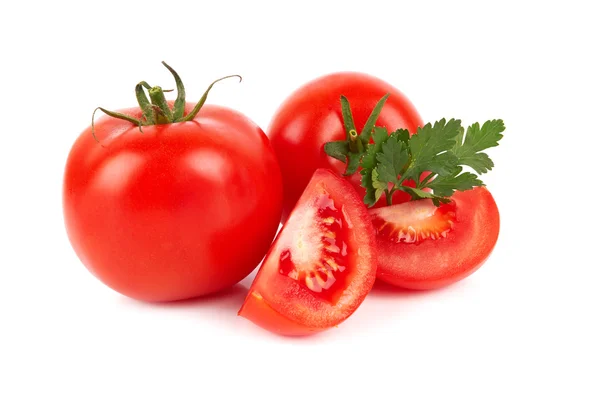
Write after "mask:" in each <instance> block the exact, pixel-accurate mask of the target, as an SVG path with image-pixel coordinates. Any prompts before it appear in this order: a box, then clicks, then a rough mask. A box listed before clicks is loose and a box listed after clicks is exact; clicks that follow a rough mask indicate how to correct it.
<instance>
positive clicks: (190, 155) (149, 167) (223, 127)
mask: <svg viewBox="0 0 600 400" xmlns="http://www.w3.org/2000/svg"><path fill="white" fill-rule="evenodd" d="M163 64H164V63H163ZM164 65H165V67H166V68H167V69H168V70H169V71H170V72H171V74H172V75H173V77H174V78H175V83H176V87H177V98H176V100H175V101H174V102H168V101H167V100H166V99H165V94H164V93H165V91H164V90H163V89H162V88H161V87H159V86H150V85H149V84H147V83H146V82H140V83H139V84H138V85H137V86H136V88H135V92H136V97H137V100H138V103H139V107H137V108H130V109H126V110H120V111H117V112H113V111H109V110H106V109H104V108H99V110H101V111H103V112H104V113H105V114H107V115H106V116H104V117H102V118H100V119H99V120H98V121H96V122H94V121H92V125H91V126H90V127H88V128H87V129H85V130H84V131H83V132H82V133H81V135H80V136H79V137H78V139H77V140H76V141H75V143H74V144H73V147H72V148H71V151H70V154H69V156H68V160H67V163H66V167H65V173H64V184H63V210H64V219H65V226H66V230H67V234H68V237H69V240H70V242H71V244H72V246H73V248H74V250H75V252H76V253H77V255H78V257H79V258H80V260H81V261H82V263H83V264H84V265H85V266H86V267H87V268H88V269H89V270H90V271H91V272H92V273H93V274H94V275H95V276H96V277H97V278H98V279H100V280H101V281H102V282H104V283H105V284H106V285H107V286H109V287H111V288H112V289H114V290H116V291H117V292H120V293H122V294H124V295H126V296H129V297H132V298H135V299H140V300H146V301H171V300H181V299H186V298H190V297H196V296H201V295H206V294H209V293H213V292H216V291H219V290H221V289H225V288H227V287H230V286H232V285H234V284H235V283H237V282H239V281H240V280H242V279H243V278H244V277H246V276H247V275H248V274H249V273H250V272H251V271H252V270H253V269H254V268H255V267H256V265H257V264H258V263H259V262H260V260H261V259H262V258H263V256H264V254H265V252H266V251H267V249H268V248H269V245H270V244H271V241H272V239H273V236H274V235H275V233H276V230H277V228H278V225H279V220H280V216H281V207H282V183H281V174H280V171H279V167H278V164H277V160H276V157H275V154H274V153H273V150H272V149H271V147H270V144H269V141H268V139H267V137H266V136H265V134H264V133H263V131H262V130H261V129H260V128H259V127H258V126H257V125H256V124H255V123H254V122H252V121H251V120H250V119H249V118H247V117H246V116H244V115H243V114H241V113H239V112H237V111H234V110H232V109H229V108H226V107H222V106H216V105H205V101H206V98H207V96H208V93H209V91H210V89H211V88H212V87H213V85H214V84H215V83H216V82H218V81H220V80H221V79H219V80H217V81H215V82H213V83H212V84H211V85H210V86H209V87H208V89H207V90H206V92H205V93H204V95H203V96H202V98H201V99H200V101H199V102H198V103H196V104H193V103H187V102H186V100H185V89H184V86H183V83H182V82H181V79H180V77H179V76H178V74H177V73H176V72H175V71H174V70H173V69H172V68H171V67H170V66H168V65H167V64H164ZM234 77H238V78H239V79H240V80H241V77H239V76H237V75H236V76H234ZM226 78H229V77H226ZM222 79H225V78H222ZM148 96H149V97H148Z"/></svg>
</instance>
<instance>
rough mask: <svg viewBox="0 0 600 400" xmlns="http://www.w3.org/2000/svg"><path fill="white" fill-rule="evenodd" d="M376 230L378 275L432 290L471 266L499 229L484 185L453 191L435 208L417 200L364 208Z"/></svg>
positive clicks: (477, 262)
mask: <svg viewBox="0 0 600 400" xmlns="http://www.w3.org/2000/svg"><path fill="white" fill-rule="evenodd" d="M369 213H370V215H371V218H372V222H373V225H374V227H375V229H376V231H377V250H378V262H377V264H378V266H377V277H378V278H379V279H381V280H383V281H385V282H388V283H390V284H392V285H395V286H398V287H402V288H407V289H435V288H440V287H443V286H447V285H450V284H452V283H454V282H457V281H459V280H461V279H463V278H465V277H467V276H468V275H470V274H472V273H473V272H474V271H476V270H477V269H478V268H479V267H480V266H481V265H482V264H483V262H484V261H485V260H486V259H487V258H488V256H489V255H490V253H491V252H492V250H493V248H494V246H495V244H496V241H497V239H498V234H499V231H500V216H499V213H498V207H497V206H496V203H495V201H494V199H493V197H492V195H491V193H490V192H489V191H488V190H487V189H486V188H484V187H480V188H475V189H472V190H468V191H465V192H456V193H455V194H454V195H453V196H452V201H451V203H449V204H444V205H442V206H441V207H439V208H436V207H435V206H434V205H433V204H432V203H431V201H430V200H419V201H415V202H409V203H405V204H399V205H393V206H389V207H383V208H378V209H372V210H370V211H369Z"/></svg>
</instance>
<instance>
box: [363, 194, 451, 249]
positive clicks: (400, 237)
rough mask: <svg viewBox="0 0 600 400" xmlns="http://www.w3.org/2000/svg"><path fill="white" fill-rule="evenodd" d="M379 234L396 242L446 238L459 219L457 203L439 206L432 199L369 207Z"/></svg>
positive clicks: (417, 241)
mask: <svg viewBox="0 0 600 400" xmlns="http://www.w3.org/2000/svg"><path fill="white" fill-rule="evenodd" d="M369 214H371V220H372V222H373V226H374V227H375V230H376V232H377V236H379V237H384V238H388V239H389V240H390V241H391V242H394V243H415V244H419V243H421V242H423V241H424V240H438V239H442V238H445V237H446V236H447V235H448V233H449V232H450V231H452V228H453V227H454V223H455V222H456V203H455V202H454V201H451V202H450V203H447V204H442V205H440V207H436V206H435V205H434V204H433V203H432V202H431V200H417V201H411V202H408V203H403V204H396V205H392V206H388V207H381V208H376V209H372V210H369Z"/></svg>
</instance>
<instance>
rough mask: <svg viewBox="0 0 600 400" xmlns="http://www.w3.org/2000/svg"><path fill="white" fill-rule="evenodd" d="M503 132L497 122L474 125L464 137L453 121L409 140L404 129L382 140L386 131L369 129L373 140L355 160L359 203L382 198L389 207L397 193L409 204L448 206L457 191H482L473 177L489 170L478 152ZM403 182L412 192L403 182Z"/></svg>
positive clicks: (423, 130)
mask: <svg viewBox="0 0 600 400" xmlns="http://www.w3.org/2000/svg"><path fill="white" fill-rule="evenodd" d="M504 129H505V128H504V123H503V121H502V120H499V119H497V120H491V121H487V122H485V123H484V124H483V125H481V126H480V125H479V124H478V123H474V124H473V125H471V126H469V127H468V128H467V131H466V134H465V130H464V128H463V127H462V126H461V121H460V120H456V119H451V120H448V121H446V120H445V119H442V120H440V121H437V122H436V123H434V124H427V125H425V126H423V127H421V128H419V129H418V130H417V132H416V133H415V134H414V135H412V136H410V134H409V132H408V131H407V130H405V129H398V130H396V131H394V132H392V133H391V134H389V135H388V130H387V128H382V127H375V128H374V129H373V134H372V139H373V140H372V142H371V143H369V144H367V146H366V150H365V151H364V154H363V155H362V158H361V160H360V167H361V168H362V169H361V171H360V173H361V174H362V186H363V187H364V188H365V189H366V195H365V198H364V202H365V204H367V205H368V206H373V205H374V204H375V203H376V202H377V201H378V200H379V198H380V197H381V196H382V195H383V194H385V196H386V199H387V203H388V205H391V200H392V194H393V193H394V192H395V191H396V190H402V191H404V192H406V193H408V194H409V195H410V196H411V198H412V199H413V200H419V199H431V200H432V201H433V203H434V204H435V205H436V206H439V205H440V203H447V202H449V201H450V199H449V198H450V196H452V194H453V193H454V192H455V191H457V190H460V191H463V190H469V189H472V188H474V187H476V186H483V182H482V181H481V180H480V179H479V178H478V175H481V174H484V173H486V172H488V171H490V170H491V169H492V168H493V166H494V163H493V162H492V160H491V159H490V157H489V156H488V155H487V154H485V153H483V151H484V150H486V149H488V148H491V147H494V146H497V145H498V141H499V140H500V139H502V137H503V135H502V133H501V132H503V131H504ZM463 167H470V168H471V169H472V170H473V171H474V172H475V173H473V172H467V171H463ZM408 180H411V181H413V182H414V183H415V187H411V186H407V185H406V184H405V183H404V182H406V181H408ZM426 189H430V191H427V190H426Z"/></svg>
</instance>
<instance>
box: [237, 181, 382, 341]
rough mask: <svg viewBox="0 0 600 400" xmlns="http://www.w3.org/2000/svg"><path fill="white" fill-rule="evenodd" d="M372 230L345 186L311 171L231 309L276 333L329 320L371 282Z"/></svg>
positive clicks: (338, 318)
mask: <svg viewBox="0 0 600 400" xmlns="http://www.w3.org/2000/svg"><path fill="white" fill-rule="evenodd" d="M375 274H376V254H375V236H374V232H373V227H372V225H371V221H370V219H369V215H368V213H367V210H366V208H365V206H364V205H363V203H362V201H361V199H360V198H359V197H358V195H357V194H356V192H355V191H354V190H352V186H351V185H350V184H349V183H348V182H347V181H345V180H344V179H342V178H340V177H339V176H338V175H337V174H335V173H333V172H331V171H328V170H324V169H319V170H317V171H316V172H315V173H314V176H313V178H312V179H311V180H310V182H309V184H308V186H307V187H306V190H305V191H304V193H303V194H302V196H301V198H300V200H299V201H298V204H297V205H296V207H295V208H294V210H293V211H292V213H291V214H290V218H289V219H288V221H287V222H286V223H285V225H284V226H283V228H282V230H281V231H280V232H279V235H278V236H277V239H276V240H275V242H274V243H273V245H272V246H271V249H270V250H269V253H268V254H267V256H266V258H265V261H264V262H263V265H262V266H261V268H260V270H259V272H258V275H257V276H256V279H255V280H254V282H253V284H252V287H251V288H250V293H249V294H248V297H247V298H246V301H245V303H244V305H243V306H242V308H241V310H240V312H239V314H240V315H241V316H243V317H245V318H247V319H249V320H251V321H252V322H254V323H256V324H257V325H259V326H261V327H263V328H265V329H268V330H270V331H272V332H275V333H278V334H282V335H307V334H311V333H315V332H319V331H322V330H324V329H327V328H330V327H333V326H336V325H338V324H340V323H341V322H342V321H344V320H345V319H346V318H348V317H349V316H350V315H351V314H352V313H353V312H354V311H355V310H356V308H357V307H358V306H359V305H360V304H361V303H362V301H363V300H364V298H365V296H366V295H367V293H368V292H369V291H370V290H371V288H372V286H373V283H374V282H375Z"/></svg>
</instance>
